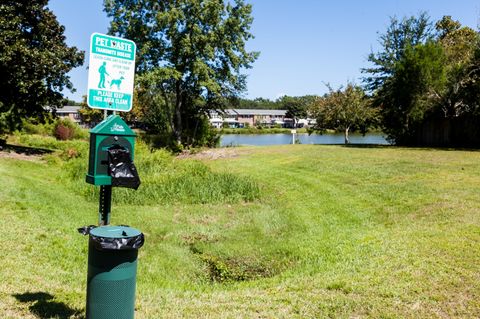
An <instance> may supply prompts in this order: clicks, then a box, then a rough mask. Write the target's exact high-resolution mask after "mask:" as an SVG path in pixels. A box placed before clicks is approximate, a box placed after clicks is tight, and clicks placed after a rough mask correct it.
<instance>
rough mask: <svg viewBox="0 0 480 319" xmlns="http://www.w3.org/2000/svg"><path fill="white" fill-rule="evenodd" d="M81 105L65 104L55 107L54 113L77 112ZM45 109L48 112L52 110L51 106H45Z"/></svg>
mask: <svg viewBox="0 0 480 319" xmlns="http://www.w3.org/2000/svg"><path fill="white" fill-rule="evenodd" d="M81 108H82V107H81V106H76V105H65V106H62V107H61V108H60V107H57V108H56V109H55V113H57V114H59V113H60V114H68V113H77V112H78V110H80V109H81ZM45 110H46V111H48V112H51V111H52V108H51V107H50V106H46V107H45Z"/></svg>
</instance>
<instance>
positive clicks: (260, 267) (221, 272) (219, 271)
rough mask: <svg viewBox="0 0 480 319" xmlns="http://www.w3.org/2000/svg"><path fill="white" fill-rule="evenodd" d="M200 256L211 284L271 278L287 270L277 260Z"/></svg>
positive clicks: (202, 254)
mask: <svg viewBox="0 0 480 319" xmlns="http://www.w3.org/2000/svg"><path fill="white" fill-rule="evenodd" d="M198 255H199V257H200V259H201V260H202V261H203V262H204V263H205V265H206V266H207V267H206V271H207V276H208V278H209V279H210V281H211V282H220V283H228V282H238V281H249V280H255V279H261V278H270V277H273V276H275V275H277V274H279V273H280V272H281V271H282V270H283V269H284V268H285V267H284V265H282V264H281V263H279V262H277V261H275V260H263V259H258V258H256V257H251V256H241V257H235V258H225V257H220V256H216V255H212V254H205V253H201V252H199V253H198Z"/></svg>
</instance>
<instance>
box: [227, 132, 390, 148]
mask: <svg viewBox="0 0 480 319" xmlns="http://www.w3.org/2000/svg"><path fill="white" fill-rule="evenodd" d="M296 138H297V139H298V140H299V141H300V143H301V144H344V143H345V138H344V136H343V134H341V133H339V134H323V135H319V134H312V135H308V134H296ZM350 143H352V144H378V145H389V143H388V142H387V140H386V139H385V138H384V137H383V135H382V134H381V133H372V134H366V135H365V136H362V135H361V134H350ZM279 144H292V134H225V135H222V137H221V139H220V146H238V145H258V146H259V145H279Z"/></svg>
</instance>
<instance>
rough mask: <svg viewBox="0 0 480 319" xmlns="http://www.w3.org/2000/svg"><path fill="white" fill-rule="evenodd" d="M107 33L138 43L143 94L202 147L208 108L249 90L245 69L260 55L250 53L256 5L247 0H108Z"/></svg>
mask: <svg viewBox="0 0 480 319" xmlns="http://www.w3.org/2000/svg"><path fill="white" fill-rule="evenodd" d="M104 4H105V11H106V12H107V15H108V16H109V17H110V18H112V22H111V24H110V30H109V32H110V33H111V34H113V35H117V36H122V37H126V38H129V39H132V40H134V41H135V42H136V44H137V50H138V61H137V72H138V76H137V79H138V81H137V86H139V87H141V90H139V99H141V100H142V101H146V103H148V104H149V105H150V106H151V109H152V110H155V112H162V115H161V116H162V117H163V119H165V123H166V125H165V126H160V127H157V129H158V130H162V131H163V132H164V133H167V134H171V135H172V136H173V138H174V139H175V140H176V141H177V143H179V144H182V145H195V144H198V143H199V141H200V140H202V137H201V136H200V135H199V134H200V133H201V132H204V130H203V129H200V128H203V127H204V124H205V122H206V121H207V120H208V118H207V116H208V111H209V110H211V109H218V108H222V106H223V105H225V101H226V100H228V99H230V98H232V97H234V96H237V95H238V94H239V93H240V92H241V91H243V90H244V89H245V79H246V77H245V75H243V74H241V70H242V69H244V68H249V67H251V64H252V63H253V62H254V61H255V59H256V58H257V56H258V53H257V52H247V50H246V49H245V43H246V41H248V40H249V39H250V38H252V37H253V36H252V34H251V33H250V32H249V29H250V26H251V23H252V21H253V19H252V17H251V11H252V7H251V5H248V4H245V3H244V2H243V0H235V1H224V0H206V1H199V0H165V1H159V2H154V1H146V0H138V1H131V0H105V1H104Z"/></svg>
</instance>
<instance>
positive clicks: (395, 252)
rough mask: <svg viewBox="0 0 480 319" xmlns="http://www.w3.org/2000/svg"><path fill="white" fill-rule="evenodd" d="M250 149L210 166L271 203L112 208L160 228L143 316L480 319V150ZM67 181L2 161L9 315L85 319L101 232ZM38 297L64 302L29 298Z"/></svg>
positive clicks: (151, 236)
mask: <svg viewBox="0 0 480 319" xmlns="http://www.w3.org/2000/svg"><path fill="white" fill-rule="evenodd" d="M238 153H239V154H240V156H238V157H234V158H228V159H221V160H215V161H207V165H209V166H210V167H211V168H212V169H213V170H215V171H218V172H225V171H228V172H234V173H238V174H241V175H244V176H249V177H251V178H253V179H254V180H256V181H258V183H259V184H260V185H261V188H262V196H261V199H259V200H256V201H254V202H251V203H237V204H235V203H231V204H204V205H201V204H176V205H174V204H169V205H162V204H161V203H159V204H158V205H150V206H128V205H116V206H114V208H113V215H112V221H113V223H125V224H130V225H132V226H135V227H138V228H140V229H141V230H142V231H144V232H145V234H146V245H145V247H144V248H142V249H141V253H140V263H139V277H138V285H137V308H138V309H137V310H138V311H137V318H181V317H185V318H198V317H206V318H239V317H244V318H252V317H254V318H255V317H256V318H273V317H275V318H282V317H288V318H291V317H297V318H307V317H312V318H318V317H327V316H330V317H345V318H348V317H384V318H395V317H412V318H413V317H478V316H480V301H479V300H480V273H479V271H478V265H479V264H480V245H479V243H480V201H479V200H478V194H479V192H480V153H479V152H469V151H446V150H425V149H402V148H390V147H387V148H353V147H352V148H345V147H340V146H309V145H294V146H291V145H290V146H278V147H263V148H241V149H239V150H238ZM141 173H142V172H141V171H140V174H141ZM59 175H60V174H59V172H58V167H56V166H54V165H52V164H45V163H38V162H27V161H15V160H12V159H0V176H2V177H1V179H0V202H1V203H2V205H1V206H0V214H1V218H2V224H3V225H4V227H3V230H4V233H3V234H2V236H0V244H1V246H2V247H3V248H4V249H3V255H4V256H3V257H4V258H3V267H2V269H1V270H0V277H1V278H2V280H1V281H0V314H2V316H3V317H11V318H29V317H32V318H33V316H32V313H37V314H42V315H43V317H49V316H53V315H55V314H57V315H60V316H63V317H65V316H66V315H72V316H73V317H75V316H77V317H81V314H80V313H81V311H82V310H83V308H84V298H85V296H84V291H85V280H86V243H87V241H86V238H84V237H82V236H81V235H79V234H76V232H75V228H76V227H79V226H83V225H86V224H94V223H96V217H97V216H96V203H95V202H92V201H89V200H86V199H85V197H83V196H80V195H78V194H76V193H75V192H73V191H70V190H69V188H68V187H65V186H64V185H61V183H60V181H61V179H60V178H59ZM114 196H115V195H114ZM215 275H216V276H215ZM222 276H223V277H222ZM242 276H243V277H242ZM244 277H245V278H247V279H250V280H247V281H236V280H238V279H239V278H244ZM212 278H214V279H215V280H217V281H218V280H222V278H224V279H225V280H226V282H223V283H219V282H214V283H212V281H211V279H212ZM252 278H254V279H252ZM255 278H256V279H255ZM27 292H29V293H32V292H44V293H48V294H50V295H51V296H52V299H50V300H47V301H44V302H37V303H35V301H27V302H22V301H19V299H20V300H24V299H28V298H25V296H28V295H25V293H27ZM14 295H17V297H15V296H14ZM18 295H22V296H24V298H23V299H22V298H21V297H18Z"/></svg>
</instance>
